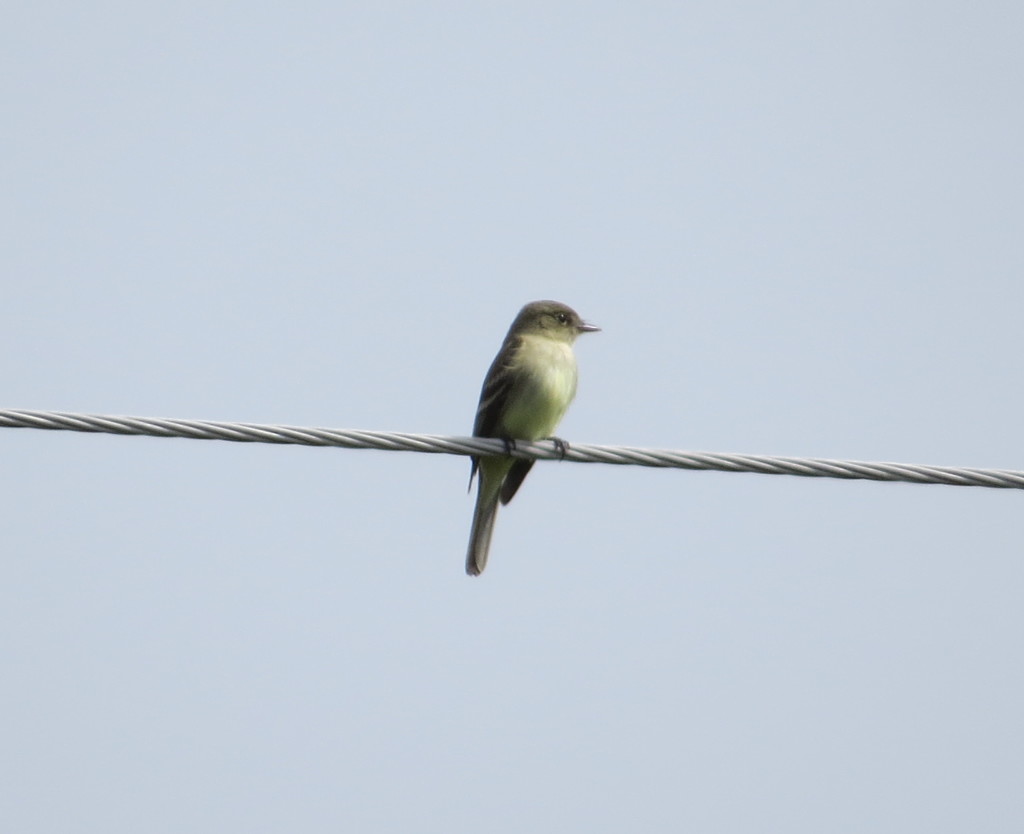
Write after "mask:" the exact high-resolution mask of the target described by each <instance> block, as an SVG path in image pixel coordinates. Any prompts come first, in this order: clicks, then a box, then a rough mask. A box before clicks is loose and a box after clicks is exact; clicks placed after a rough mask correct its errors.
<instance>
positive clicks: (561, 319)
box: [555, 313, 569, 324]
mask: <svg viewBox="0 0 1024 834" xmlns="http://www.w3.org/2000/svg"><path fill="white" fill-rule="evenodd" d="M555 318H556V319H558V322H559V324H568V323H569V316H567V315H566V314H565V313H559V314H558V315H556V316H555Z"/></svg>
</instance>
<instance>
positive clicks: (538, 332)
mask: <svg viewBox="0 0 1024 834" xmlns="http://www.w3.org/2000/svg"><path fill="white" fill-rule="evenodd" d="M600 329H601V328H600V327H595V326H594V325H592V324H587V323H586V322H585V321H583V319H581V318H580V317H579V315H578V314H577V313H576V311H575V310H573V309H572V308H571V307H567V306H566V305H565V304H560V303H559V302H557V301H533V302H531V303H529V304H527V305H526V306H525V307H523V309H522V310H520V311H519V315H517V316H516V319H515V321H514V322H512V326H511V327H510V328H509V329H508V335H506V336H505V341H504V342H502V345H501V350H499V351H498V355H497V356H496V357H494V362H492V363H491V368H490V370H489V371H487V376H486V377H485V378H484V385H483V388H482V389H481V391H480V404H479V405H478V406H477V410H476V422H475V423H474V425H473V436H474V437H499V438H501V439H502V440H504V441H505V443H506V446H509V447H511V446H513V445H514V443H515V441H516V440H541V439H543V438H547V437H550V436H551V433H552V432H553V431H554V430H555V427H556V426H557V425H558V423H559V421H560V420H561V419H562V415H563V414H565V410H566V409H567V408H568V407H569V403H571V402H572V399H573V397H575V396H576V357H575V356H574V355H573V352H572V345H573V342H575V341H576V337H577V336H579V335H580V333H591V332H593V331H596V330H600ZM533 463H534V462H533V461H532V460H521V459H516V458H512V457H508V456H504V455H499V456H495V457H476V456H474V457H473V466H472V469H471V470H470V474H469V484H470V487H472V485H473V476H474V475H476V474H477V473H478V472H479V476H480V477H479V481H478V483H477V493H476V509H475V510H474V511H473V527H472V529H471V530H470V533H469V548H468V549H467V550H466V573H468V574H469V575H470V576H478V575H479V574H480V573H481V572H482V571H483V569H484V567H485V566H486V565H487V551H488V550H489V549H490V546H491V533H492V531H493V530H494V518H495V516H496V515H497V513H498V502H499V501H501V503H502V504H507V503H508V502H509V501H511V500H512V497H513V496H514V495H515V494H516V491H517V490H518V489H519V486H520V484H522V482H523V479H524V478H525V477H526V475H527V473H528V472H529V471H530V469H531V468H532V467H533Z"/></svg>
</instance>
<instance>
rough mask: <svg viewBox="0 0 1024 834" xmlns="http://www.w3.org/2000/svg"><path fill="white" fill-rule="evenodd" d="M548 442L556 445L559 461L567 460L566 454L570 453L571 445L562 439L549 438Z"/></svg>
mask: <svg viewBox="0 0 1024 834" xmlns="http://www.w3.org/2000/svg"><path fill="white" fill-rule="evenodd" d="M548 440H550V441H551V442H552V443H553V444H555V450H556V451H557V452H558V459H559V460H565V454H566V452H568V451H569V444H568V443H566V442H565V441H564V440H562V438H560V437H549V438H548Z"/></svg>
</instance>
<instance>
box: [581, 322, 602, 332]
mask: <svg viewBox="0 0 1024 834" xmlns="http://www.w3.org/2000/svg"><path fill="white" fill-rule="evenodd" d="M576 329H577V330H579V332H580V333H597V331H599V330H600V329H601V328H600V327H598V326H597V325H596V324H588V323H587V322H585V321H581V322H580V323H579V325H577V327H576Z"/></svg>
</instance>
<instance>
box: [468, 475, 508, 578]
mask: <svg viewBox="0 0 1024 834" xmlns="http://www.w3.org/2000/svg"><path fill="white" fill-rule="evenodd" d="M483 475H484V473H482V472H481V478H480V481H479V485H478V487H477V493H476V509H475V510H474V511H473V526H472V528H471V529H470V531H469V547H468V548H466V573H468V574H469V575H470V576H479V575H480V574H481V573H483V570H484V568H485V567H486V566H487V552H488V551H489V550H490V549H491V533H493V532H494V519H495V518H496V517H497V515H498V490H496V489H494V487H493V486H492V484H491V483H488V480H490V479H488V478H486V477H484V476H483ZM499 486H500V483H499Z"/></svg>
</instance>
